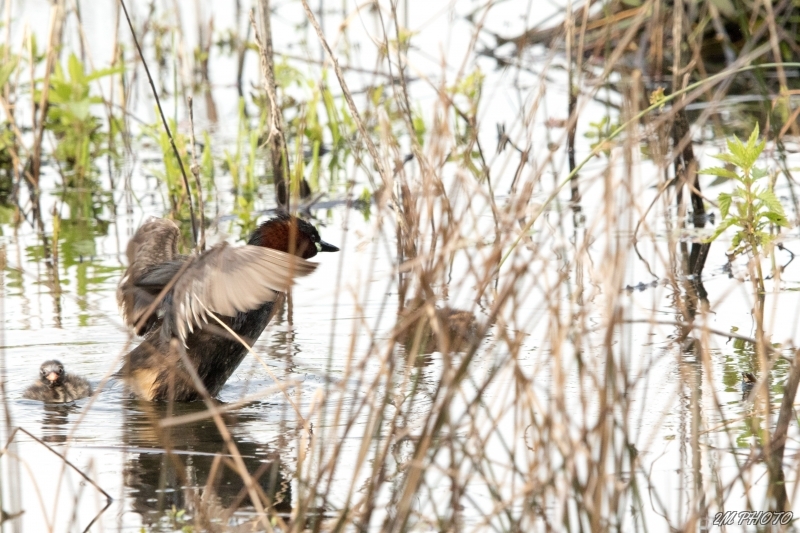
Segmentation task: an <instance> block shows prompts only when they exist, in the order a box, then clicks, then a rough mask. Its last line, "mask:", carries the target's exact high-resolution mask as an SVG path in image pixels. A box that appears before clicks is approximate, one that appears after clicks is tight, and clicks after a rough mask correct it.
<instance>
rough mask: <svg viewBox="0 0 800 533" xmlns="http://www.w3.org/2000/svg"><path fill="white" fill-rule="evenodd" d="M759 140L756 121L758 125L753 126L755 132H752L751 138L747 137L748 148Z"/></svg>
mask: <svg viewBox="0 0 800 533" xmlns="http://www.w3.org/2000/svg"><path fill="white" fill-rule="evenodd" d="M737 140H738V139H737ZM757 140H758V122H756V127H755V128H753V132H752V133H751V134H750V138H749V139H747V148H748V149H752V148H753V147H754V146H755V145H756V141H757Z"/></svg>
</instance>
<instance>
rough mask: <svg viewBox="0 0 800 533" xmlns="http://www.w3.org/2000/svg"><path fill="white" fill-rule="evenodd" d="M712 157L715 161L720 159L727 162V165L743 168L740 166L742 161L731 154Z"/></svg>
mask: <svg viewBox="0 0 800 533" xmlns="http://www.w3.org/2000/svg"><path fill="white" fill-rule="evenodd" d="M711 157H713V158H714V159H719V160H720V161H725V162H726V163H730V164H732V165H736V166H737V167H741V166H742V165H741V164H740V163H741V161H739V159H738V158H737V157H736V156H734V155H731V154H717V155H714V156H711Z"/></svg>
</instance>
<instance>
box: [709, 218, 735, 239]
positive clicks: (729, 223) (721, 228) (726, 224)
mask: <svg viewBox="0 0 800 533" xmlns="http://www.w3.org/2000/svg"><path fill="white" fill-rule="evenodd" d="M734 221H735V219H734V218H733V217H731V218H726V219H725V220H723V221H722V223H721V224H720V225H719V226H717V230H716V231H715V232H714V234H713V235H712V236H711V237H709V238H708V239H706V240H705V242H707V243H708V242H712V241H714V240H716V239H717V237H719V236H720V235H722V233H723V232H724V231H725V230H726V229H728V228H730V227H731V226H732V225H733V223H734Z"/></svg>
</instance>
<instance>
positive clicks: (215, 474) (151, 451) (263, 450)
mask: <svg viewBox="0 0 800 533" xmlns="http://www.w3.org/2000/svg"><path fill="white" fill-rule="evenodd" d="M204 410H205V406H204V405H203V404H202V403H201V402H195V403H186V404H176V405H174V406H173V408H172V413H171V414H172V415H173V416H181V415H185V414H190V413H196V412H202V411H204ZM168 414H169V413H168V406H167V405H166V404H158V403H149V402H140V401H136V400H129V401H128V402H126V405H125V421H124V424H123V428H124V429H123V443H124V445H125V446H126V447H127V448H128V450H129V452H128V456H127V459H126V464H125V468H124V478H125V486H126V487H127V489H128V490H127V492H128V495H129V496H130V498H132V500H133V501H132V507H133V509H134V510H135V511H136V512H137V513H139V514H140V515H142V520H143V523H144V524H146V525H148V526H151V527H157V526H158V525H159V524H164V520H165V519H166V521H167V522H169V523H170V524H171V526H170V527H172V526H179V527H181V524H182V523H183V522H182V521H183V520H185V521H186V524H187V525H188V524H193V525H194V526H195V527H197V526H202V527H211V526H213V524H215V523H216V524H219V523H220V522H222V523H225V522H228V521H229V520H230V519H231V517H234V519H235V515H234V513H237V512H244V513H247V512H248V511H249V512H252V511H253V510H254V508H253V505H252V502H251V501H250V497H249V495H248V491H247V490H246V488H245V485H244V482H243V481H242V478H241V476H240V475H239V474H238V473H237V471H236V470H235V466H234V463H233V460H232V458H231V456H230V454H229V451H228V449H227V447H226V445H225V443H224V441H223V438H222V436H221V435H220V433H219V431H218V430H217V427H216V425H215V424H214V421H213V420H212V419H205V420H200V421H196V422H190V423H187V424H184V425H181V426H176V427H170V428H160V427H158V421H159V420H162V419H164V418H167V416H168ZM223 419H224V420H225V424H226V426H227V427H228V428H231V433H232V438H233V440H234V442H235V443H236V447H237V448H238V450H239V453H240V454H241V456H242V459H243V461H244V464H245V466H246V467H247V470H248V472H249V473H250V475H251V476H252V477H253V479H254V480H255V482H256V484H257V486H258V490H259V492H260V493H261V499H262V502H268V503H269V505H267V504H265V508H267V507H271V508H272V510H273V511H274V512H275V513H277V514H280V515H283V516H284V517H285V516H287V515H288V514H289V513H290V512H291V509H292V507H291V505H292V503H291V485H290V484H289V481H288V480H287V479H286V478H284V475H283V472H282V466H281V461H280V455H279V452H278V451H276V450H275V449H274V448H271V447H270V445H268V444H266V443H261V442H255V441H252V440H247V439H246V438H241V437H237V435H236V430H235V428H236V427H237V426H239V425H241V424H245V423H247V422H252V421H257V417H256V416H255V415H242V414H230V413H229V414H226V415H224V416H223ZM176 511H178V512H180V511H184V513H183V514H180V515H178V514H177V513H176ZM157 530H158V529H154V531H157Z"/></svg>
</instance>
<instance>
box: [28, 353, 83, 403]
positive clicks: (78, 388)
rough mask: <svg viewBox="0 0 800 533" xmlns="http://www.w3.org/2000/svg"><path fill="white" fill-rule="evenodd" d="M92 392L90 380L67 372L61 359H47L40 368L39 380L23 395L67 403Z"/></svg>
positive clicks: (42, 400) (41, 400) (31, 398)
mask: <svg viewBox="0 0 800 533" xmlns="http://www.w3.org/2000/svg"><path fill="white" fill-rule="evenodd" d="M91 394H92V388H91V387H90V386H89V382H88V381H86V380H85V379H83V378H82V377H80V376H73V375H71V374H67V373H65V372H64V365H62V364H61V362H60V361H45V362H44V363H42V366H41V367H40V368H39V381H38V382H36V383H34V384H33V385H31V386H30V387H28V388H27V389H26V390H25V392H24V393H23V394H22V397H23V398H27V399H28V400H38V401H40V402H48V403H66V402H72V401H75V400H79V399H81V398H85V397H87V396H89V395H91Z"/></svg>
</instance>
